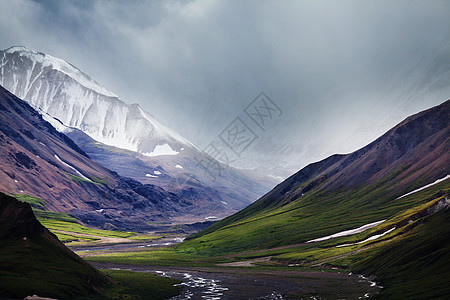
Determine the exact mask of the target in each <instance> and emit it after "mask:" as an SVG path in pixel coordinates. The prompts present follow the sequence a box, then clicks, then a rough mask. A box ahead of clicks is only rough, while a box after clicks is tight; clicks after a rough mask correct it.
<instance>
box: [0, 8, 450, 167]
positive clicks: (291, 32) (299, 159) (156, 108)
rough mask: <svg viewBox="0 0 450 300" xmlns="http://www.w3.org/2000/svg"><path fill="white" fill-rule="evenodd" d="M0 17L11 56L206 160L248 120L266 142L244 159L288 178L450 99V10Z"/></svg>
mask: <svg viewBox="0 0 450 300" xmlns="http://www.w3.org/2000/svg"><path fill="white" fill-rule="evenodd" d="M0 10H1V12H2V18H0V48H2V49H6V48H8V47H10V46H13V45H23V46H26V47H28V48H31V49H34V50H37V51H41V52H45V53H48V54H51V55H53V56H56V57H59V58H63V59H65V60H67V61H68V62H70V63H72V64H73V65H75V66H77V67H79V68H80V69H81V70H82V71H84V72H85V73H87V74H88V75H90V76H91V77H93V78H94V79H95V80H96V81H98V82H99V83H100V84H102V85H103V86H105V87H106V88H108V89H110V90H111V91H113V92H114V93H116V94H118V95H119V96H120V97H121V99H122V100H124V101H125V102H128V103H135V102H137V103H139V104H140V105H141V106H142V107H143V108H144V109H145V110H146V111H148V112H150V113H151V114H152V115H154V116H155V117H156V118H157V119H159V120H160V121H162V122H163V123H165V124H166V125H168V126H169V127H171V128H172V129H174V130H175V131H178V132H179V133H180V134H182V135H184V136H185V137H186V138H188V139H190V140H191V141H192V142H194V143H195V144H197V145H199V146H200V147H205V146H207V145H208V143H209V142H210V141H215V140H220V139H219V138H218V137H219V134H220V133H221V131H222V130H223V129H224V128H226V127H227V126H228V125H229V123H230V122H232V121H233V120H234V119H235V118H236V117H239V118H241V120H242V121H243V122H244V123H246V124H247V125H248V126H249V127H251V129H252V130H253V131H254V133H255V135H257V136H258V139H257V140H256V141H255V142H254V143H253V144H251V145H249V147H248V148H247V149H246V150H245V151H243V152H242V153H240V155H239V156H238V155H234V157H232V158H231V159H232V160H235V162H234V163H235V164H236V165H240V166H247V167H258V168H260V169H264V167H265V166H266V167H267V168H268V169H270V170H271V171H268V172H269V173H271V174H278V175H280V176H287V175H288V174H289V173H290V172H292V171H294V170H296V169H298V168H300V167H302V166H304V165H305V164H307V163H309V162H312V161H314V160H318V159H321V158H324V157H325V156H326V155H329V154H332V153H346V152H351V151H354V150H356V149H358V148H359V147H361V146H364V145H365V144H366V143H368V142H370V141H372V140H373V139H374V138H376V137H378V136H379V135H381V134H382V133H384V132H385V131H386V130H387V129H389V128H390V127H392V126H393V125H395V124H396V123H398V122H400V121H401V120H402V119H403V118H405V117H406V116H408V115H409V114H412V113H415V112H418V111H420V110H423V109H425V108H428V107H431V106H433V105H436V104H439V103H441V102H443V101H444V100H446V99H448V98H450V94H449V92H450V89H449V83H448V82H449V81H450V72H449V70H450V66H449V63H450V51H449V50H450V47H449V34H450V30H449V28H450V18H449V15H450V1H392V0H388V1H275V0H274V1H248V0H245V1H244V0H242V1H230V0H226V1H219V0H215V1H212V0H195V1H132V0H131V1H100V0H89V1H60V0H53V1H31V0H14V1H8V0H0ZM261 91H263V92H265V93H266V94H267V95H268V96H269V97H270V98H271V99H272V101H273V103H275V104H276V105H277V106H278V108H279V109H280V113H279V114H277V115H276V116H275V117H274V118H273V119H272V120H270V122H267V124H265V127H264V128H261V127H258V126H257V124H256V123H255V122H254V121H252V120H251V119H250V118H248V116H247V115H246V114H245V112H244V109H245V107H247V105H248V104H250V103H251V102H252V101H253V99H254V98H255V97H256V96H257V95H258V94H259V93H260V92H261ZM230 156H233V153H231V154H230ZM263 159H264V161H263ZM277 168H279V169H280V171H279V172H278V173H277V171H276V169H277ZM286 169H287V171H286Z"/></svg>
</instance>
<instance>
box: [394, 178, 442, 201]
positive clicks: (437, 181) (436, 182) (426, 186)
mask: <svg viewBox="0 0 450 300" xmlns="http://www.w3.org/2000/svg"><path fill="white" fill-rule="evenodd" d="M449 178H450V175H447V176H445V177H444V178H441V179H438V180H436V181H435V182H432V183H430V184H427V185H424V186H423V187H421V188H418V189H415V190H414V191H411V192H409V193H406V194H404V195H401V196H400V197H398V198H395V200H397V199H400V198H403V197H406V196H409V195H411V194H414V193H417V192H418V191H421V190H424V189H426V188H429V187H430V186H433V185H435V184H438V183H440V182H442V181H444V180H447V179H449Z"/></svg>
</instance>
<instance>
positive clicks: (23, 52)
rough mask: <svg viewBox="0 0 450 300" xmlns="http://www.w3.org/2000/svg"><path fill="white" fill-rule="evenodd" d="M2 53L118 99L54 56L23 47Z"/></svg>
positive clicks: (78, 70)
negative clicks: (24, 60) (58, 72)
mask: <svg viewBox="0 0 450 300" xmlns="http://www.w3.org/2000/svg"><path fill="white" fill-rule="evenodd" d="M4 53H7V54H17V55H19V56H21V57H26V58H28V59H30V60H31V61H32V63H33V67H35V65H36V64H41V65H42V67H44V68H45V67H49V68H51V69H53V70H57V71H60V72H62V73H64V74H66V75H67V76H69V77H71V78H72V79H74V80H75V81H77V82H78V83H79V84H81V85H83V86H84V87H86V88H88V89H90V90H92V91H95V92H97V93H99V94H102V95H105V96H107V97H115V98H118V96H117V95H116V94H114V93H113V92H111V91H109V90H108V89H106V88H105V87H103V86H101V85H100V84H99V83H98V82H96V81H95V80H94V79H92V78H91V77H90V76H89V75H87V74H85V73H83V72H81V70H80V69H78V68H77V67H75V66H73V65H72V64H70V63H68V62H66V61H65V60H62V59H59V58H56V57H54V56H51V55H49V54H45V53H41V52H37V51H34V50H30V49H28V48H26V47H24V46H13V47H10V48H8V49H6V50H5V51H4ZM2 65H3V59H2Z"/></svg>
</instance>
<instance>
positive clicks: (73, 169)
mask: <svg viewBox="0 0 450 300" xmlns="http://www.w3.org/2000/svg"><path fill="white" fill-rule="evenodd" d="M55 158H56V159H57V160H59V162H61V163H62V164H63V165H65V166H66V167H68V168H69V169H71V170H72V171H74V172H75V173H77V175H78V176H80V177H81V178H83V179H85V180H87V181H90V182H93V181H92V180H90V179H89V178H87V177H86V176H84V175H83V174H81V172H80V171H78V170H77V169H76V168H74V167H72V166H71V165H69V164H68V163H66V162H65V161H63V160H62V159H61V158H59V156H58V155H56V154H55Z"/></svg>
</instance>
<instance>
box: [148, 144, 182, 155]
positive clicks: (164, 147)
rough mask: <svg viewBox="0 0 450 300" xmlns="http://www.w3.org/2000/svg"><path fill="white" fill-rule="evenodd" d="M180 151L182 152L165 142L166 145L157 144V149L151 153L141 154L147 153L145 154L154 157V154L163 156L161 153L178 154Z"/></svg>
mask: <svg viewBox="0 0 450 300" xmlns="http://www.w3.org/2000/svg"><path fill="white" fill-rule="evenodd" d="M178 153H180V152H177V151H175V150H173V149H172V147H170V145H169V144H164V145H156V147H155V149H154V150H153V151H152V152H150V153H149V152H144V153H141V154H142V155H145V156H151V157H154V156H161V155H177V154H178Z"/></svg>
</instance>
